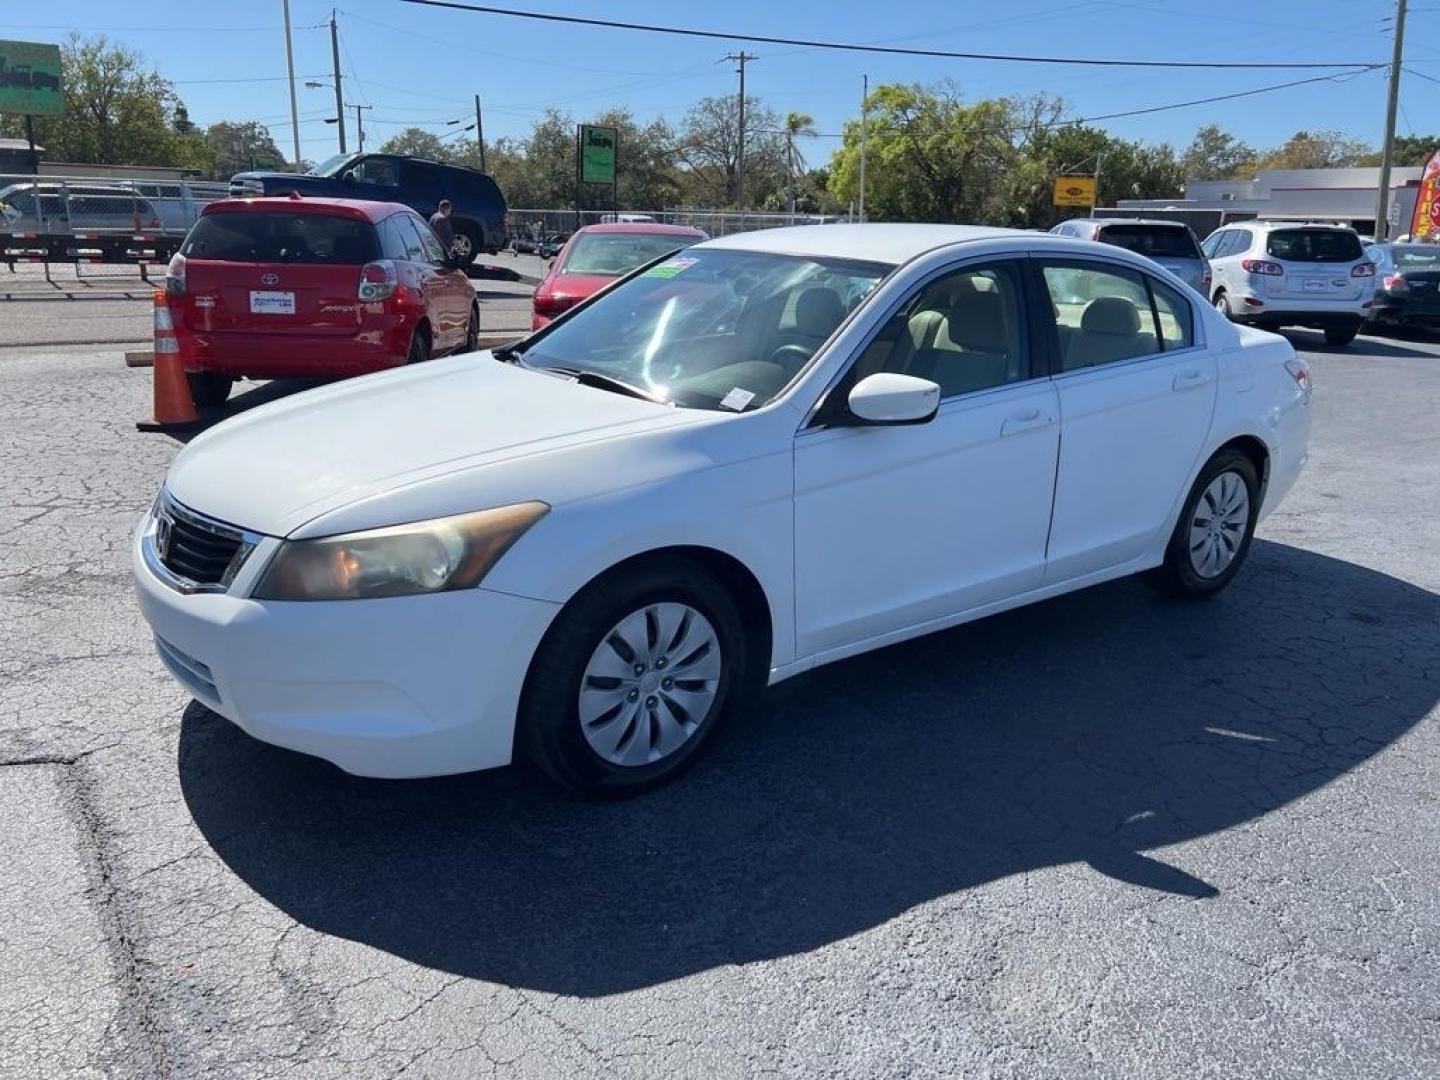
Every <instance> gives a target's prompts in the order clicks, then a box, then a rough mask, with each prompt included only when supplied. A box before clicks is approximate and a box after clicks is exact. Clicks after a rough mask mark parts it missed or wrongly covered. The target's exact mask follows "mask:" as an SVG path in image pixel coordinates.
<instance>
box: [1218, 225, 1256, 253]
mask: <svg viewBox="0 0 1440 1080" xmlns="http://www.w3.org/2000/svg"><path fill="white" fill-rule="evenodd" d="M1249 250H1250V230H1249V229H1236V230H1235V231H1234V232H1232V233H1231V234H1230V242H1229V243H1228V244H1226V245H1225V250H1224V251H1223V252H1221V255H1240V254H1242V253H1244V252H1246V251H1249Z"/></svg>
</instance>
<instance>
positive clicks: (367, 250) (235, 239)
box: [180, 212, 380, 266]
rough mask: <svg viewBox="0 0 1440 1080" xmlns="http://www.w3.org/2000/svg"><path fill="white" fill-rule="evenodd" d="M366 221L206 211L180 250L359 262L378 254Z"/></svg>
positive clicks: (195, 255) (236, 257) (190, 254)
mask: <svg viewBox="0 0 1440 1080" xmlns="http://www.w3.org/2000/svg"><path fill="white" fill-rule="evenodd" d="M378 249H379V244H378V241H377V240H376V237H375V227H374V226H373V225H371V224H370V223H369V222H368V221H357V220H355V219H354V218H346V217H331V216H328V215H322V214H286V213H263V214H262V213H254V212H249V213H239V212H236V213H229V214H226V213H217V214H206V215H204V216H203V217H201V218H200V220H199V221H197V222H196V223H195V227H194V228H193V229H191V230H190V235H189V236H187V237H186V238H185V243H184V245H183V246H182V247H181V248H180V254H182V255H184V256H185V257H186V258H187V259H210V260H213V261H215V262H260V263H267V262H292V263H337V264H341V265H351V264H353V265H355V266H359V265H360V264H361V263H367V262H369V261H370V260H372V259H378V258H379V257H380V252H379V250H378Z"/></svg>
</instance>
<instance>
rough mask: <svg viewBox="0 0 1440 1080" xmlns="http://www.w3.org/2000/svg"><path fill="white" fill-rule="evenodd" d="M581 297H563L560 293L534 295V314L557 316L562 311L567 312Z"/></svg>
mask: <svg viewBox="0 0 1440 1080" xmlns="http://www.w3.org/2000/svg"><path fill="white" fill-rule="evenodd" d="M580 300H581V297H578V296H565V295H563V294H561V293H536V294H535V314H537V315H550V316H554V315H559V314H560V313H561V312H562V311H569V310H570V309H571V308H572V307H574V306H575V305H576V304H578V303H579V302H580Z"/></svg>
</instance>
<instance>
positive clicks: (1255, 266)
mask: <svg viewBox="0 0 1440 1080" xmlns="http://www.w3.org/2000/svg"><path fill="white" fill-rule="evenodd" d="M1240 265H1241V266H1242V267H1243V268H1244V270H1245V272H1246V273H1247V274H1265V275H1268V276H1269V277H1283V276H1284V275H1285V268H1284V267H1283V266H1281V265H1280V264H1279V263H1273V262H1269V261H1267V260H1265V259H1241V260H1240Z"/></svg>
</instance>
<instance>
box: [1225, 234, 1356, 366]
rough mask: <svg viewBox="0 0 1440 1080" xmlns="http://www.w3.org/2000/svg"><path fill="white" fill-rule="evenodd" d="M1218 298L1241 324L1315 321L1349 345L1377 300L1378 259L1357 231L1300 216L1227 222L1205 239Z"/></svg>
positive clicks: (1329, 337)
mask: <svg viewBox="0 0 1440 1080" xmlns="http://www.w3.org/2000/svg"><path fill="white" fill-rule="evenodd" d="M1200 248H1201V250H1202V251H1203V252H1204V253H1205V257H1206V258H1208V259H1209V260H1210V271H1211V274H1212V275H1213V277H1212V281H1211V285H1210V299H1211V302H1212V303H1214V305H1215V307H1216V308H1217V309H1218V310H1220V311H1221V312H1223V313H1224V314H1225V315H1227V316H1228V317H1229V318H1231V319H1233V320H1235V321H1236V322H1245V323H1252V324H1254V325H1256V326H1261V327H1264V328H1265V329H1267V330H1277V329H1279V328H1280V327H1282V326H1309V327H1314V328H1315V329H1317V330H1323V331H1325V340H1326V342H1328V343H1329V344H1331V345H1348V344H1349V343H1350V342H1351V341H1353V340H1354V339H1355V335H1356V334H1357V333H1359V332H1360V324H1361V322H1362V321H1363V320H1364V319H1365V317H1366V316H1367V315H1368V314H1369V313H1370V307H1371V305H1372V304H1373V302H1374V298H1375V264H1374V263H1372V262H1371V261H1370V260H1369V259H1368V258H1367V257H1366V255H1365V250H1364V248H1363V247H1362V246H1361V244H1360V237H1359V236H1357V235H1356V233H1355V230H1354V229H1350V228H1345V227H1343V226H1340V225H1316V224H1308V223H1301V222H1294V221H1247V222H1245V223H1244V224H1243V225H1226V226H1225V227H1223V228H1221V229H1218V230H1217V231H1215V232H1213V233H1211V234H1210V235H1209V236H1208V237H1207V238H1206V240H1205V243H1203V244H1202V245H1200Z"/></svg>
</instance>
